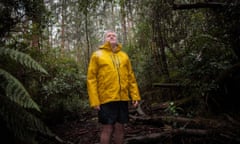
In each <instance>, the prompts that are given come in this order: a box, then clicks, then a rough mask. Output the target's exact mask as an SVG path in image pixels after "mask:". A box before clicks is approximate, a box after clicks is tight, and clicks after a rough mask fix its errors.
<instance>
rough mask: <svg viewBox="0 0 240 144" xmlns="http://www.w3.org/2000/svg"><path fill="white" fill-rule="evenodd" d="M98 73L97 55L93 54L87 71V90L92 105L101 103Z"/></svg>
mask: <svg viewBox="0 0 240 144" xmlns="http://www.w3.org/2000/svg"><path fill="white" fill-rule="evenodd" d="M97 73H98V64H97V56H96V55H95V54H93V55H92V56H91V59H90V62H89V65H88V72H87V90H88V96H89V103H90V106H91V107H95V106H99V105H100V102H99V97H98V91H97Z"/></svg>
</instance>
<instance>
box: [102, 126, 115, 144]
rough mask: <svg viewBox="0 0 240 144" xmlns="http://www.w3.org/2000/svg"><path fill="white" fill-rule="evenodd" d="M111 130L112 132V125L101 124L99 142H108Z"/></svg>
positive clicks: (104, 143) (107, 143)
mask: <svg viewBox="0 0 240 144" xmlns="http://www.w3.org/2000/svg"><path fill="white" fill-rule="evenodd" d="M112 132H113V126H112V125H102V131H101V136H100V144H110V140H111V137H112Z"/></svg>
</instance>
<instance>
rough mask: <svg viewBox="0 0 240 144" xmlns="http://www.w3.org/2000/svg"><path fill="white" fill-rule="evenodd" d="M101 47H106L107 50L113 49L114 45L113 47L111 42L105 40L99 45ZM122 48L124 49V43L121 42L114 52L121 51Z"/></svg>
mask: <svg viewBox="0 0 240 144" xmlns="http://www.w3.org/2000/svg"><path fill="white" fill-rule="evenodd" d="M99 49H106V50H110V51H112V47H111V44H110V42H105V43H104V44H103V45H101V46H100V47H99ZM121 49H122V45H121V44H120V43H118V44H117V47H116V49H115V50H114V52H119V51H120V50H121Z"/></svg>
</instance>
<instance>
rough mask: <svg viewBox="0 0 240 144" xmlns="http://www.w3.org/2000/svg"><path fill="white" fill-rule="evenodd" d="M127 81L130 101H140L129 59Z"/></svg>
mask: <svg viewBox="0 0 240 144" xmlns="http://www.w3.org/2000/svg"><path fill="white" fill-rule="evenodd" d="M128 71H129V72H128V79H129V92H130V96H131V99H132V100H134V101H136V100H141V97H140V93H139V89H138V84H137V81H136V78H135V75H134V72H133V69H132V65H131V62H130V59H128Z"/></svg>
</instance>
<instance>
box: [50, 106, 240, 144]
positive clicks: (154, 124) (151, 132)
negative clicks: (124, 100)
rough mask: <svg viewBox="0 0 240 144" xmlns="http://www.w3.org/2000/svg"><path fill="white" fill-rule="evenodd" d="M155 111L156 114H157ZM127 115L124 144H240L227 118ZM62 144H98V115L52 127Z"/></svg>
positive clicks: (238, 128)
mask: <svg viewBox="0 0 240 144" xmlns="http://www.w3.org/2000/svg"><path fill="white" fill-rule="evenodd" d="M156 110H157V111H156ZM155 113H157V115H150V116H149V115H147V116H141V115H139V114H137V112H136V111H135V112H134V113H131V114H130V121H129V123H128V124H127V125H125V144H149V143H151V144H192V143H194V144H240V138H239V135H240V122H239V119H235V118H233V117H231V116H230V115H227V114H225V115H224V116H219V117H214V118H211V119H206V118H201V117H194V118H187V117H180V116H177V117H176V116H169V115H166V114H165V113H164V111H163V109H160V110H159V108H158V109H155ZM51 129H52V130H53V132H54V133H55V134H57V136H58V137H59V138H60V139H62V140H63V141H64V142H63V143H64V144H99V139H100V138H99V136H100V124H99V123H98V121H97V113H94V112H93V113H91V112H90V113H87V114H84V115H83V116H81V118H80V119H78V120H73V121H66V122H64V123H62V124H59V125H56V126H54V127H52V128H51Z"/></svg>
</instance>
